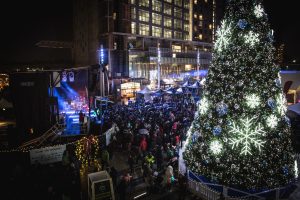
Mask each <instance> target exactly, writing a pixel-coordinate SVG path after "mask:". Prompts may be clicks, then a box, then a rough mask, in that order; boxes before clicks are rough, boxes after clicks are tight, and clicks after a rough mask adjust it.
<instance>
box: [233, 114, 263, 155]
mask: <svg viewBox="0 0 300 200" xmlns="http://www.w3.org/2000/svg"><path fill="white" fill-rule="evenodd" d="M254 120H255V118H254V117H253V118H251V119H249V118H248V117H247V118H246V119H241V120H240V121H241V123H240V124H241V125H240V126H238V125H236V124H235V123H234V122H233V123H232V126H231V127H230V130H229V133H232V134H231V137H230V138H229V144H230V145H232V149H234V148H237V147H239V146H241V147H242V150H241V153H240V154H242V155H248V154H250V155H252V153H251V150H252V147H253V146H254V147H255V148H258V150H259V151H261V148H262V147H263V144H264V143H265V141H262V139H261V136H263V135H264V134H265V131H264V130H263V128H262V127H261V126H260V124H258V125H257V126H255V124H257V123H255V122H253V121H254Z"/></svg>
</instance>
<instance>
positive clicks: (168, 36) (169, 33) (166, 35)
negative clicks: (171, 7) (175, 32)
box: [164, 29, 172, 38]
mask: <svg viewBox="0 0 300 200" xmlns="http://www.w3.org/2000/svg"><path fill="white" fill-rule="evenodd" d="M164 37H165V38H172V31H171V30H169V29H165V31H164Z"/></svg>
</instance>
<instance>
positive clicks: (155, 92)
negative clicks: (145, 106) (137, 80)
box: [152, 89, 164, 96]
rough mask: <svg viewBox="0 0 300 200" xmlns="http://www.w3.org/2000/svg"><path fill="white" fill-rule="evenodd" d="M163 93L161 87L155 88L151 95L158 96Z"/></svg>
mask: <svg viewBox="0 0 300 200" xmlns="http://www.w3.org/2000/svg"><path fill="white" fill-rule="evenodd" d="M163 93H164V91H163V90H162V89H159V90H156V91H154V92H153V93H152V95H154V96H160V95H162V94H163Z"/></svg>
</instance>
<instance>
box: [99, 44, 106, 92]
mask: <svg viewBox="0 0 300 200" xmlns="http://www.w3.org/2000/svg"><path fill="white" fill-rule="evenodd" d="M103 65H104V49H103V45H102V44H101V46H100V55H99V66H100V68H99V91H100V93H99V94H100V96H104V95H105V91H104V74H103V73H101V72H102V69H103V67H104V66H103Z"/></svg>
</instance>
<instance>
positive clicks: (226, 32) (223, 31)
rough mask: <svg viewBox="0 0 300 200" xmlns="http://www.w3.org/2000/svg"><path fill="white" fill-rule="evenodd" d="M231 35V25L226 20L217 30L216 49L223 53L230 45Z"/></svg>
mask: <svg viewBox="0 0 300 200" xmlns="http://www.w3.org/2000/svg"><path fill="white" fill-rule="evenodd" d="M230 35H231V23H228V22H227V21H226V20H223V21H222V24H221V27H220V28H218V30H217V38H218V39H217V41H216V43H215V49H216V50H217V51H218V52H221V51H222V49H223V48H226V47H227V46H228V44H229V40H230Z"/></svg>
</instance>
